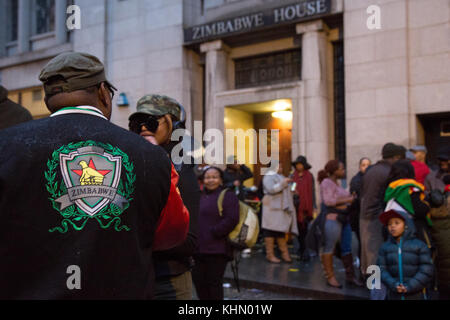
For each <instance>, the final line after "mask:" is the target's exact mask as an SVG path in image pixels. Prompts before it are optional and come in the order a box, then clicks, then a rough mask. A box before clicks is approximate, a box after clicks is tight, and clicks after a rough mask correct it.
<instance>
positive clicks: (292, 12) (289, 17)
mask: <svg viewBox="0 0 450 320" xmlns="http://www.w3.org/2000/svg"><path fill="white" fill-rule="evenodd" d="M330 11H331V0H306V1H301V2H298V3H293V4H291V5H286V6H284V7H279V8H275V9H271V10H267V11H263V12H257V13H251V14H248V15H245V16H239V17H235V18H230V19H226V20H220V21H215V22H211V23H207V24H203V25H199V26H194V27H191V28H187V29H184V42H185V44H190V43H196V42H203V41H206V40H213V39H217V38H221V37H225V36H228V35H232V34H239V33H244V32H250V31H255V30H259V29H263V28H265V27H269V26H273V25H281V24H287V23H293V22H299V21H303V20H308V19H311V18H312V17H316V16H321V15H324V14H327V13H329V12H330Z"/></svg>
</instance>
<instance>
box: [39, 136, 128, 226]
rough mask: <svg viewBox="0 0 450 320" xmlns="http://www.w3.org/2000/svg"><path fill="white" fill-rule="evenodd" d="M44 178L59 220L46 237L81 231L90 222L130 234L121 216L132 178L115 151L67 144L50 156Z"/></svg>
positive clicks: (125, 160) (84, 143) (106, 146)
mask: <svg viewBox="0 0 450 320" xmlns="http://www.w3.org/2000/svg"><path fill="white" fill-rule="evenodd" d="M58 167H59V170H58ZM122 171H123V173H124V175H122ZM58 173H60V174H59V175H58ZM44 176H45V180H46V181H47V184H46V188H47V191H48V192H49V194H50V198H49V199H50V201H51V203H52V206H53V208H54V209H55V210H56V211H57V212H58V213H59V214H60V215H61V216H62V218H63V220H62V221H61V225H60V226H55V227H53V228H50V229H49V232H50V233H53V232H59V233H62V234H64V233H66V232H67V231H68V230H69V229H70V228H73V229H74V230H76V231H81V230H83V228H84V227H85V226H86V224H87V223H90V222H91V221H97V223H98V224H99V226H100V228H102V229H109V228H113V229H114V230H115V231H129V230H130V228H129V227H128V226H126V225H124V224H122V218H121V216H122V213H123V212H124V211H125V210H127V209H128V207H129V206H130V202H131V201H132V200H133V198H132V194H133V192H134V183H135V181H136V175H135V174H134V165H133V163H132V162H130V160H129V157H128V155H127V154H126V153H124V152H123V151H122V150H120V149H119V148H117V147H113V146H112V145H110V144H106V143H101V142H95V141H82V142H77V143H69V144H68V145H65V146H62V147H61V148H59V149H57V150H55V151H54V152H53V154H52V157H51V158H50V159H48V161H47V171H45V173H44ZM122 176H124V178H123V179H121V177H122ZM57 177H58V178H57ZM58 179H60V180H58Z"/></svg>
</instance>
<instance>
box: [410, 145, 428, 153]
mask: <svg viewBox="0 0 450 320" xmlns="http://www.w3.org/2000/svg"><path fill="white" fill-rule="evenodd" d="M409 150H410V151H412V152H417V151H422V152H425V153H427V147H425V146H414V147H412V148H411V149H409Z"/></svg>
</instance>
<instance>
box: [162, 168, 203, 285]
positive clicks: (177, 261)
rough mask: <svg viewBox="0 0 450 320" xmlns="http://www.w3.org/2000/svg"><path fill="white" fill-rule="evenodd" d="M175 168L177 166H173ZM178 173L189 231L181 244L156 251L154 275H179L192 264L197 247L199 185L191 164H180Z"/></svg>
mask: <svg viewBox="0 0 450 320" xmlns="http://www.w3.org/2000/svg"><path fill="white" fill-rule="evenodd" d="M175 168H177V166H175ZM177 172H178V174H179V175H180V180H179V183H178V188H179V190H180V194H181V199H183V203H184V205H185V206H186V208H187V209H188V211H189V233H188V235H187V238H186V240H185V241H184V243H183V244H181V245H179V246H178V247H175V248H173V249H170V250H167V251H160V252H156V253H155V255H154V258H155V273H156V277H157V278H159V277H167V276H176V275H180V274H182V273H184V272H186V271H188V270H190V269H191V268H192V266H193V262H192V256H193V254H194V252H195V249H196V248H197V217H198V211H199V207H200V195H201V192H200V187H199V185H198V180H197V176H196V175H195V172H194V165H193V164H184V163H183V164H182V165H181V168H178V170H177Z"/></svg>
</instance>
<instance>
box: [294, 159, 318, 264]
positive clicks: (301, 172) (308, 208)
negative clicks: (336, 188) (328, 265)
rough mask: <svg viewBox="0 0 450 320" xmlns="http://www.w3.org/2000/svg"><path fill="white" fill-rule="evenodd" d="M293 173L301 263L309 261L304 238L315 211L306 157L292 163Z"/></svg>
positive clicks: (313, 188) (313, 190) (311, 177)
mask: <svg viewBox="0 0 450 320" xmlns="http://www.w3.org/2000/svg"><path fill="white" fill-rule="evenodd" d="M292 166H293V167H294V169H295V171H294V173H293V174H292V175H291V178H292V180H293V182H294V184H295V195H294V203H295V207H296V210H297V226H298V231H299V235H298V242H299V256H300V259H301V260H303V261H307V260H309V254H308V253H307V252H306V245H305V238H306V234H307V233H308V225H309V223H310V222H311V221H312V220H313V217H314V210H315V209H316V192H315V185H314V176H313V175H312V174H311V172H309V170H310V169H311V165H310V164H309V163H308V161H307V159H306V157H304V156H299V157H297V159H296V160H295V161H294V162H292Z"/></svg>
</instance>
